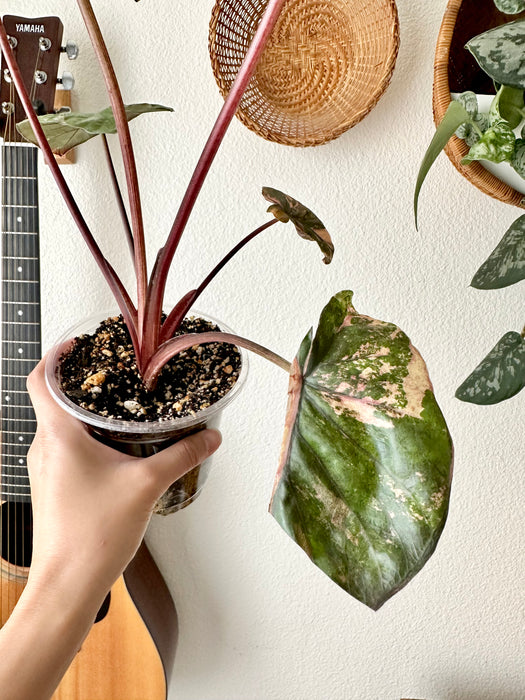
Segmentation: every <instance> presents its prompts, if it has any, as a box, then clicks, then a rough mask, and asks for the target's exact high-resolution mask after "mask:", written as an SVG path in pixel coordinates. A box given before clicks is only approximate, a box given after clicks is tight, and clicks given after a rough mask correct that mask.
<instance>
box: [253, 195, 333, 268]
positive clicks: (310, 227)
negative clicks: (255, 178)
mask: <svg viewBox="0 0 525 700" xmlns="http://www.w3.org/2000/svg"><path fill="white" fill-rule="evenodd" d="M262 193H263V197H264V198H265V199H267V200H268V201H269V202H273V204H272V205H271V206H270V207H269V208H268V211H269V212H271V213H272V214H273V215H274V216H275V217H276V218H277V219H279V221H283V222H284V223H286V222H287V221H290V220H291V221H292V222H293V224H294V226H295V228H296V230H297V233H298V234H299V235H300V236H301V238H305V239H306V240H308V241H315V242H316V243H317V245H318V246H319V248H320V249H321V250H322V252H323V254H324V258H323V262H324V263H326V264H328V263H330V262H332V258H333V256H334V244H333V243H332V239H331V238H330V234H329V233H328V231H327V230H326V229H325V227H324V224H323V222H322V221H321V220H320V219H318V218H317V216H316V215H315V214H314V213H313V212H312V211H310V209H308V207H305V206H304V204H301V202H298V201H297V200H296V199H294V198H293V197H290V195H288V194H284V193H283V192H280V191H279V190H274V189H273V188H272V187H263V190H262Z"/></svg>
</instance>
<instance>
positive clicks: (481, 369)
mask: <svg viewBox="0 0 525 700" xmlns="http://www.w3.org/2000/svg"><path fill="white" fill-rule="evenodd" d="M495 5H496V7H497V8H498V10H500V12H504V13H507V14H517V13H519V12H523V11H525V0H495ZM466 48H467V49H468V50H469V51H470V52H471V54H472V55H473V56H474V58H475V59H476V61H477V62H478V64H479V66H480V67H481V68H482V69H483V70H484V71H485V72H486V73H487V75H489V76H490V77H491V78H492V79H493V81H494V82H495V84H496V85H497V86H498V89H497V92H496V96H495V98H494V99H493V101H492V104H491V107H490V111H489V113H488V114H482V113H480V112H479V110H478V100H477V96H476V95H475V94H474V93H473V92H469V91H467V92H465V93H463V94H461V95H459V96H457V97H456V99H454V100H452V101H451V103H450V105H449V107H448V109H447V112H446V113H445V116H444V118H443V120H442V121H441V123H440V124H439V126H438V127H437V130H436V133H435V135H434V138H433V139H432V142H431V144H430V146H429V148H428V149H427V152H426V154H425V157H424V158H423V162H422V164H421V167H420V170H419V175H418V178H417V183H416V190H415V195H414V212H415V217H416V226H417V216H418V199H419V193H420V190H421V186H422V184H423V182H424V180H425V178H426V176H427V173H428V171H429V170H430V168H431V166H432V164H433V163H434V161H435V160H436V158H437V156H438V155H439V153H440V152H441V151H442V150H443V148H444V147H445V146H446V144H447V143H448V140H449V139H450V138H451V137H452V136H453V135H454V134H455V135H456V136H457V137H458V138H461V139H464V140H465V142H466V143H467V145H468V146H469V148H470V150H469V152H468V154H467V155H466V157H465V158H464V159H463V160H462V165H464V166H468V165H469V164H470V163H472V162H473V161H490V162H492V163H508V164H509V165H510V166H511V167H512V168H513V169H514V170H515V171H516V173H518V175H519V176H520V177H522V178H524V179H525V124H524V119H525V96H524V91H525V19H518V20H516V21H514V22H508V23H506V24H503V25H501V26H497V27H494V28H492V29H489V30H488V31H487V32H484V33H483V34H480V35H479V36H476V37H474V38H473V39H471V40H470V41H469V42H468V43H467V45H466ZM524 277H525V217H524V216H520V217H519V219H517V220H516V221H515V222H514V224H513V225H512V226H511V227H510V229H509V230H508V231H507V232H506V234H505V236H504V237H503V239H502V241H501V242H500V243H499V244H498V246H497V247H496V248H495V249H494V251H493V252H492V253H491V255H490V256H489V257H488V259H487V260H486V261H485V262H484V263H483V265H482V266H481V267H480V268H479V270H478V271H477V273H476V274H475V275H474V278H473V280H472V286H473V287H476V288H478V289H499V288H501V287H507V286H509V285H511V284H515V283H517V282H520V281H521V280H522V279H523V278H524ZM524 337H525V328H524V329H523V331H522V332H521V334H519V333H517V332H515V331H511V332H510V333H507V334H505V335H504V336H503V338H501V340H500V341H499V342H498V343H497V344H496V346H495V347H494V348H493V349H492V350H491V351H490V352H489V354H488V355H487V356H486V357H485V359H484V360H483V361H482V362H481V363H480V364H479V365H478V366H477V367H476V369H475V370H474V372H472V374H471V375H470V376H469V377H467V379H466V380H465V381H464V382H463V383H462V385H461V386H460V387H459V388H458V390H457V392H456V396H457V398H459V399H461V400H462V401H469V402H471V403H476V404H492V403H498V402H499V401H504V400H506V399H509V398H511V397H512V396H514V395H515V394H517V393H518V392H519V391H520V390H521V389H522V388H523V386H525V355H524V352H523V339H524Z"/></svg>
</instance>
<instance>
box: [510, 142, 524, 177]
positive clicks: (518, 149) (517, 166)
mask: <svg viewBox="0 0 525 700" xmlns="http://www.w3.org/2000/svg"><path fill="white" fill-rule="evenodd" d="M510 164H511V165H512V167H513V168H514V170H515V171H516V172H517V173H518V175H519V176H520V177H522V178H523V179H524V180H525V139H523V138H521V139H516V142H515V144H514V153H513V154H512V158H511V159H510Z"/></svg>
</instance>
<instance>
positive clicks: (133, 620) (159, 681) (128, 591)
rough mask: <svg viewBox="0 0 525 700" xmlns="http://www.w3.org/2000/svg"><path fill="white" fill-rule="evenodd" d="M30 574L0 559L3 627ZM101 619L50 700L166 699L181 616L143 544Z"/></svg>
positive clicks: (1, 620)
mask: <svg viewBox="0 0 525 700" xmlns="http://www.w3.org/2000/svg"><path fill="white" fill-rule="evenodd" d="M6 506H9V504H6V503H4V504H2V508H4V507H6ZM28 574H29V568H28V567H26V566H20V565H17V564H15V563H10V562H9V561H8V560H7V559H4V558H2V559H0V627H3V625H4V623H5V622H6V621H7V619H8V618H9V617H10V615H11V613H12V611H13V608H14V607H15V605H16V603H17V602H18V599H19V598H20V596H21V595H22V592H23V590H24V587H25V585H26V582H27V577H28ZM98 617H99V619H98V621H97V622H96V623H95V624H94V625H93V627H92V629H91V631H90V633H89V634H88V636H87V638H86V640H85V641H84V644H83V645H82V648H81V649H80V651H79V652H78V654H77V656H76V658H75V659H74V661H73V663H72V664H71V666H70V667H69V669H68V671H67V673H66V675H65V676H64V678H63V679H62V682H61V683H60V686H59V687H58V689H57V691H56V692H55V694H54V695H53V698H52V700H166V698H167V695H168V683H169V677H170V673H171V669H172V666H173V660H174V657H175V650H176V646H177V637H178V624H177V613H176V611H175V606H174V605H173V601H172V599H171V596H170V594H169V591H168V589H167V588H166V584H165V583H164V580H163V579H162V576H161V574H160V572H159V570H158V568H157V566H156V564H155V562H154V561H153V558H152V557H151V554H150V553H149V551H148V549H147V547H146V545H145V544H142V545H141V547H140V549H139V551H138V553H137V555H136V557H135V559H134V560H133V562H132V563H131V564H130V565H129V567H128V569H127V570H126V572H125V573H124V576H121V577H120V579H119V580H118V581H117V582H116V583H115V585H114V586H113V588H112V589H111V594H110V596H108V598H107V599H106V603H105V605H104V606H103V608H102V609H101V611H100V612H99V615H98Z"/></svg>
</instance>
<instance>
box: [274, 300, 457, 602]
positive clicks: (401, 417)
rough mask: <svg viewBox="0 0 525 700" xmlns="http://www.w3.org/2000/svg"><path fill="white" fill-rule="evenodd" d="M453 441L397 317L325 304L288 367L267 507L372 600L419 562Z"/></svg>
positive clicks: (435, 524)
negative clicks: (282, 428) (277, 455)
mask: <svg viewBox="0 0 525 700" xmlns="http://www.w3.org/2000/svg"><path fill="white" fill-rule="evenodd" d="M451 467H452V443H451V439H450V435H449V432H448V430H447V426H446V424H445V421H444V418H443V416H442V414H441V412H440V410H439V407H438V405H437V403H436V400H435V398H434V394H433V392H432V385H431V383H430V380H429V378H428V374H427V370H426V366H425V363H424V361H423V359H422V358H421V356H420V355H419V353H418V352H417V350H415V349H414V347H413V346H412V345H411V344H410V341H409V339H408V338H407V336H406V335H405V334H404V333H403V332H402V331H401V330H400V329H399V328H398V327H397V326H395V325H394V324H392V323H384V322H382V321H377V320H375V319H372V318H369V317H368V316H362V315H360V314H358V313H357V312H356V311H355V309H354V307H353V306H352V292H340V293H339V294H338V295H337V296H335V297H333V298H332V300H331V301H330V303H329V304H328V305H327V306H326V307H325V309H324V310H323V312H322V315H321V319H320V321H319V328H318V330H317V333H316V335H315V338H314V339H313V340H312V335H311V333H310V334H309V335H308V336H307V337H306V338H305V339H304V341H303V343H302V345H301V349H300V352H299V354H298V356H297V358H296V360H295V361H294V365H293V368H292V373H291V377H290V390H289V404H288V411H287V417H286V427H285V435H284V440H283V447H282V452H281V463H280V467H279V472H278V474H277V479H276V483H275V488H274V493H273V497H272V502H271V505H270V510H271V512H272V514H273V515H274V517H275V518H276V519H277V520H278V522H279V523H280V525H281V526H282V527H283V528H284V530H285V531H286V532H287V533H288V534H289V536H290V537H291V538H292V539H294V540H295V541H296V542H297V543H298V544H299V545H300V546H301V547H302V548H303V549H304V550H305V552H306V553H307V554H308V556H309V557H310V558H311V559H312V560H313V562H314V563H315V564H316V565H317V566H318V567H319V568H320V569H322V570H323V571H324V572H325V573H326V574H327V575H328V576H329V577H330V578H331V579H333V580H334V581H335V582H336V583H337V584H339V585H340V586H341V587H342V588H344V590H345V591H347V592H348V593H350V594H351V595H353V596H354V597H355V598H357V599H358V600H360V601H362V602H363V603H365V604H366V605H368V606H369V607H371V608H373V609H377V608H379V607H380V606H381V605H382V604H383V603H384V602H385V601H386V600H387V599H388V598H389V597H390V596H392V595H393V594H394V593H396V592H397V591H398V590H399V589H400V588H402V587H403V586H404V585H405V584H406V583H408V582H409V581H410V580H411V578H412V577H413V576H414V575H415V574H416V573H417V572H418V571H419V570H420V569H421V567H422V566H423V565H424V564H425V562H426V561H427V560H428V558H429V557H430V555H431V554H432V552H433V551H434V548H435V547H436V544H437V541H438V539H439V536H440V533H441V531H442V529H443V527H444V524H445V519H446V514H447V508H448V501H449V492H450V480H451Z"/></svg>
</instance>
